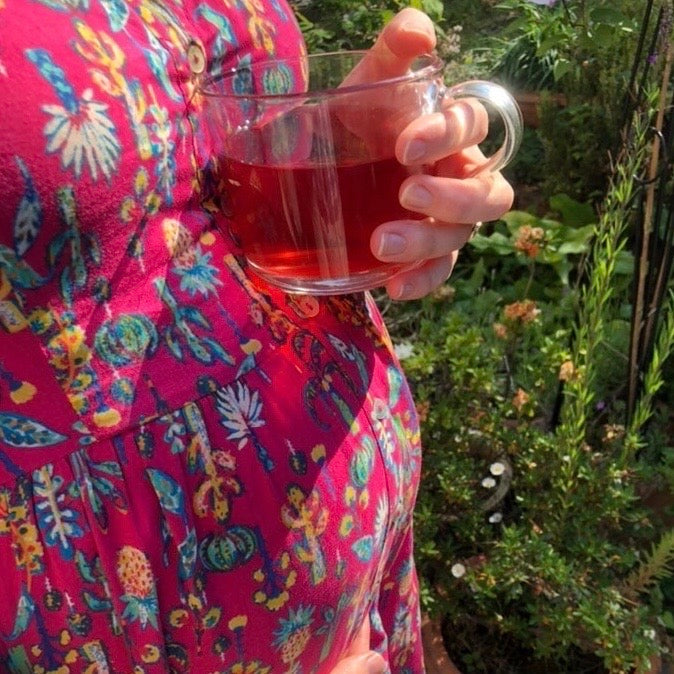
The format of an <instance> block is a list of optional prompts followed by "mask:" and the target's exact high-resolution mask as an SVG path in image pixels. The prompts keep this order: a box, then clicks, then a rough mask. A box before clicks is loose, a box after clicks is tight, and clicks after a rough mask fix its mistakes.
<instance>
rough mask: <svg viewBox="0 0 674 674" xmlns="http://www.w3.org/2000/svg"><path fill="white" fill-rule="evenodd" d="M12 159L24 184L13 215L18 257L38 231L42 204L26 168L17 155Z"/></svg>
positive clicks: (15, 247) (21, 255) (22, 253)
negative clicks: (19, 200) (21, 195)
mask: <svg viewBox="0 0 674 674" xmlns="http://www.w3.org/2000/svg"><path fill="white" fill-rule="evenodd" d="M14 159H15V161H16V164H17V166H18V167H19V171H21V177H22V178H23V184H24V188H23V197H21V202H20V203H19V207H18V209H17V211H16V215H15V216H14V250H15V251H16V254H17V255H18V256H19V257H23V255H24V254H25V253H26V252H27V251H28V249H29V248H30V247H31V246H32V245H33V242H34V241H35V239H36V238H37V235H38V232H39V231H40V226H41V225H42V205H41V204H40V197H39V196H38V193H37V190H36V189H35V185H34V184H33V178H32V177H31V175H30V172H29V171H28V168H27V167H26V165H25V164H24V163H23V161H21V159H19V157H14Z"/></svg>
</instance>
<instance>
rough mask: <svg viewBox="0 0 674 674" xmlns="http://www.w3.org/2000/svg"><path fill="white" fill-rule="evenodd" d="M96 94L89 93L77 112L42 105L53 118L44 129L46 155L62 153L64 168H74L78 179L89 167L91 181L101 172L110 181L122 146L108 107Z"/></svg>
mask: <svg viewBox="0 0 674 674" xmlns="http://www.w3.org/2000/svg"><path fill="white" fill-rule="evenodd" d="M92 98H93V92H92V90H91V89H87V90H86V91H85V92H84V93H83V95H82V98H81V99H80V101H79V102H78V107H77V111H76V112H71V111H69V110H66V108H65V107H63V106H62V105H43V106H42V109H43V110H44V111H45V112H46V113H47V114H48V115H51V119H50V120H49V121H48V122H47V124H46V125H45V127H44V135H45V136H46V137H47V139H48V141H49V142H48V143H47V152H60V154H61V164H62V165H63V167H64V168H69V167H70V166H72V167H73V171H74V172H75V177H77V178H79V177H80V174H81V172H82V164H83V163H84V164H86V165H87V167H88V168H89V172H90V173H91V177H92V178H93V179H94V180H96V179H97V178H98V174H99V171H100V172H101V173H102V174H103V175H104V176H105V177H106V178H108V179H109V178H110V176H111V174H112V172H113V171H114V169H115V166H116V164H117V160H118V158H119V154H120V150H121V146H120V144H119V141H118V140H117V136H116V133H115V126H114V124H113V123H112V121H111V120H110V118H109V117H108V115H107V109H108V106H107V105H105V104H104V103H97V102H96V101H94V100H92Z"/></svg>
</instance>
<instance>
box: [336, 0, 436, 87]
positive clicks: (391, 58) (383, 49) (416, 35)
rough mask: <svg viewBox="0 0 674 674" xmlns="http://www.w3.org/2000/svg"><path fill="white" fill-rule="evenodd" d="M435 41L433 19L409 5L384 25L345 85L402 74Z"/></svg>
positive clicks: (431, 48) (428, 49) (429, 49)
mask: <svg viewBox="0 0 674 674" xmlns="http://www.w3.org/2000/svg"><path fill="white" fill-rule="evenodd" d="M435 42H436V37H435V28H434V26H433V22H432V21H431V19H430V18H429V17H428V16H427V15H426V14H424V13H423V12H420V11H419V10H418V9H414V8H412V7H407V8H405V9H403V10H401V11H400V12H398V13H397V14H396V15H395V16H394V17H393V18H392V19H391V20H390V21H389V22H388V23H387V24H386V25H385V26H384V28H383V30H382V32H381V33H380V34H379V37H378V38H377V41H376V42H375V43H374V45H373V46H372V48H371V49H370V50H369V51H368V53H367V54H366V55H365V57H364V58H363V60H362V61H361V62H360V63H359V64H358V65H357V66H356V67H355V68H354V69H353V71H352V72H351V73H349V75H348V76H347V78H346V79H345V80H344V83H343V85H342V86H344V85H347V84H348V85H353V84H361V83H363V82H376V81H378V80H381V79H386V78H388V77H396V76H398V75H403V74H404V73H405V72H406V71H407V69H408V68H409V66H410V64H411V63H412V61H413V60H414V59H415V58H416V57H417V56H419V55H420V54H425V53H427V52H430V51H433V49H434V48H435Z"/></svg>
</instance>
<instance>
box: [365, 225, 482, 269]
mask: <svg viewBox="0 0 674 674" xmlns="http://www.w3.org/2000/svg"><path fill="white" fill-rule="evenodd" d="M471 231H472V225H466V224H458V225H450V224H447V223H439V222H435V221H432V220H401V221H398V222H387V223H385V224H384V225H380V226H379V227H377V229H375V231H374V232H373V233H372V237H371V239H370V247H371V248H372V251H373V253H374V254H375V255H376V256H377V257H378V258H379V259H380V260H383V261H385V262H418V261H419V260H428V259H431V258H439V257H445V256H447V255H448V254H450V253H451V252H453V251H455V250H459V248H462V247H463V246H464V245H465V243H466V241H468V239H469V237H470V234H471Z"/></svg>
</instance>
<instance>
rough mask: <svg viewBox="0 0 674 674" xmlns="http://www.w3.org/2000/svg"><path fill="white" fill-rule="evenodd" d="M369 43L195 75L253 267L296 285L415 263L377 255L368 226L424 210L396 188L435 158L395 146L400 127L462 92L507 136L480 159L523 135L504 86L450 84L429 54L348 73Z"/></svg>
mask: <svg viewBox="0 0 674 674" xmlns="http://www.w3.org/2000/svg"><path fill="white" fill-rule="evenodd" d="M366 54H367V52H365V51H347V52H333V53H327V54H314V55H309V56H304V57H301V58H297V59H287V60H273V61H268V62H257V63H253V64H250V63H247V62H244V63H241V64H240V65H239V66H238V67H236V68H234V69H232V70H228V71H225V72H221V73H218V74H217V75H214V76H210V77H209V78H208V79H206V80H205V81H204V82H203V83H202V84H201V86H200V93H201V94H202V96H203V114H204V120H205V128H206V131H207V133H208V134H209V136H210V140H211V143H212V148H213V152H214V153H215V155H216V157H215V162H214V164H215V165H216V167H217V172H218V174H219V176H218V177H219V180H218V184H219V185H221V186H222V187H221V189H222V190H223V191H224V192H226V194H223V195H222V197H223V198H222V199H221V201H223V202H224V203H227V204H228V210H229V211H230V212H229V213H228V214H227V215H228V216H229V220H230V222H231V223H232V228H233V233H234V234H235V235H236V236H237V238H238V240H239V241H240V244H241V247H242V250H243V253H244V255H245V257H246V259H247V260H248V262H249V264H250V266H251V267H252V269H253V270H254V271H255V272H256V273H257V274H259V275H260V276H261V277H262V278H264V279H266V280H268V281H269V282H271V283H273V284H275V285H277V286H280V287H281V288H283V289H285V290H288V291H291V292H299V293H313V294H318V295H328V294H339V293H347V292H354V291H360V290H367V289H371V288H375V287H378V286H381V285H383V284H385V283H386V281H387V280H388V279H389V278H391V277H392V276H394V275H395V274H397V273H399V272H400V271H402V270H404V269H406V268H409V267H411V266H412V265H405V264H399V263H386V262H382V261H380V260H378V259H377V258H375V257H374V255H373V254H372V252H371V250H370V236H371V234H372V232H373V230H374V229H375V228H376V227H377V226H378V225H380V224H381V223H383V222H387V221H392V220H400V219H421V218H422V217H423V216H422V215H421V214H419V213H414V212H410V211H407V210H405V209H404V208H403V207H402V206H401V205H400V203H399V198H398V192H399V188H400V185H401V183H402V182H403V180H405V179H406V178H407V177H408V176H410V175H413V174H415V173H423V172H427V171H428V170H430V167H428V166H424V165H419V166H403V165H402V164H400V163H399V162H398V161H397V160H396V158H395V143H396V139H397V138H398V136H399V134H400V132H401V131H402V130H403V129H404V128H405V127H406V126H407V125H408V124H409V123H410V122H411V121H413V120H414V119H416V118H417V117H419V116H420V115H424V114H429V113H432V112H436V111H438V110H439V109H440V106H441V105H442V103H443V101H446V100H447V99H455V98H460V97H474V98H477V99H478V100H480V101H481V102H483V103H484V104H485V106H486V107H488V108H491V109H494V110H496V111H497V112H498V114H499V115H500V117H501V119H502V121H503V125H502V128H503V139H502V143H501V145H500V147H499V149H498V150H497V151H496V152H495V153H494V154H493V155H492V156H491V157H490V158H488V159H487V160H486V162H485V164H484V165H483V166H481V167H480V170H484V171H496V170H498V169H501V168H503V167H504V166H505V165H506V164H507V163H508V162H509V161H510V160H511V159H512V157H513V156H514V154H515V152H516V151H517V148H518V147H519V144H520V141H521V137H522V117H521V113H520V110H519V108H518V106H517V103H516V102H515V100H514V99H513V97H512V96H511V95H510V94H509V93H508V92H507V91H506V90H505V89H503V88H502V87H501V86H499V85H497V84H494V83H491V82H485V81H479V80H475V81H469V82H462V83H460V84H455V85H452V86H447V85H446V84H445V83H444V81H443V77H442V72H443V68H444V64H443V62H442V61H441V60H440V59H439V58H438V57H437V56H436V55H434V54H426V55H423V56H420V57H418V58H417V59H415V61H414V62H413V63H412V64H411V66H410V68H409V69H408V71H407V72H406V73H405V74H403V75H400V76H398V77H392V78H386V79H381V80H379V81H373V82H367V83H357V84H351V83H350V80H353V73H354V72H357V71H355V70H354V69H356V68H358V65H359V63H361V61H362V59H363V57H364V56H365V55H366Z"/></svg>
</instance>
